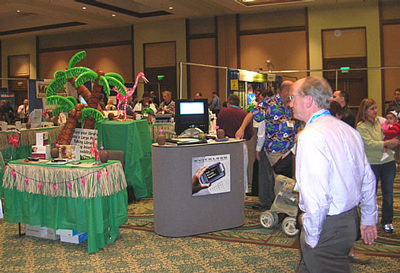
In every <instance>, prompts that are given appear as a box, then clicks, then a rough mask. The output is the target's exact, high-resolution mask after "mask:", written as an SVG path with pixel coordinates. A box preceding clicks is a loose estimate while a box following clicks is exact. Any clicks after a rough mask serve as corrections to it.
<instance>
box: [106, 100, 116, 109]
mask: <svg viewBox="0 0 400 273" xmlns="http://www.w3.org/2000/svg"><path fill="white" fill-rule="evenodd" d="M105 108H106V110H117V107H116V106H115V105H114V103H113V100H112V99H108V101H107V105H106V107H105Z"/></svg>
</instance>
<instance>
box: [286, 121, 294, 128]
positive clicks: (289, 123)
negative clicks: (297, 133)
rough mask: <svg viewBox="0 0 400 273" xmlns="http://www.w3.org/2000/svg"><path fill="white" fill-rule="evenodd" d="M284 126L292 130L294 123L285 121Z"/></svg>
mask: <svg viewBox="0 0 400 273" xmlns="http://www.w3.org/2000/svg"><path fill="white" fill-rule="evenodd" d="M286 125H287V127H289V128H294V121H292V120H288V121H286Z"/></svg>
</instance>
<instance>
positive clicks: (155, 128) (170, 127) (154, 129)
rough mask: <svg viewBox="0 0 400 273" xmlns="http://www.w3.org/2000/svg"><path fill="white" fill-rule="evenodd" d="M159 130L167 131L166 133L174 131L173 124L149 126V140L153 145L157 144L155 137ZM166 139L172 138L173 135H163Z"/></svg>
mask: <svg viewBox="0 0 400 273" xmlns="http://www.w3.org/2000/svg"><path fill="white" fill-rule="evenodd" d="M160 129H161V130H167V131H172V132H173V131H175V125H174V124H149V130H150V138H151V141H152V142H153V143H155V142H157V136H158V134H159V133H160V132H159V131H160ZM164 134H165V136H166V137H167V138H172V137H173V135H172V134H171V133H164Z"/></svg>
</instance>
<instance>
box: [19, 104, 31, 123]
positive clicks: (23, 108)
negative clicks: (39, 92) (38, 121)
mask: <svg viewBox="0 0 400 273" xmlns="http://www.w3.org/2000/svg"><path fill="white" fill-rule="evenodd" d="M17 114H18V115H19V118H20V119H21V123H27V122H28V117H29V101H28V99H24V103H23V104H21V105H20V106H19V107H18V110H17Z"/></svg>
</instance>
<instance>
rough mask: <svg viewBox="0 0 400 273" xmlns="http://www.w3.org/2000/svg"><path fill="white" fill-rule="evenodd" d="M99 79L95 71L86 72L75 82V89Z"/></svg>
mask: <svg viewBox="0 0 400 273" xmlns="http://www.w3.org/2000/svg"><path fill="white" fill-rule="evenodd" d="M96 79H97V73H96V72H94V71H93V70H90V71H87V72H84V73H82V74H80V75H79V76H78V78H76V80H75V87H76V88H78V87H79V86H80V85H82V84H84V83H85V82H88V81H92V82H94V81H95V80H96Z"/></svg>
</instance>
